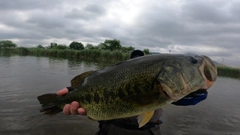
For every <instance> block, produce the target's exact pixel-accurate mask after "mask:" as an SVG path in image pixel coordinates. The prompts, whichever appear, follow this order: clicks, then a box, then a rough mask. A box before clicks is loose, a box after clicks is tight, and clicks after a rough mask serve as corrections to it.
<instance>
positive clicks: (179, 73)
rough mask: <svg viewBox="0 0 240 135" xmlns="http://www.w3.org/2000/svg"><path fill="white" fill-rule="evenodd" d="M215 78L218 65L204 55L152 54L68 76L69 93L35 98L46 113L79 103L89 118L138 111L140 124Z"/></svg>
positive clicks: (206, 87) (118, 115)
mask: <svg viewBox="0 0 240 135" xmlns="http://www.w3.org/2000/svg"><path fill="white" fill-rule="evenodd" d="M216 79H217V68H216V67H215V65H214V64H213V62H212V60H211V59H210V58H209V57H207V56H198V55H183V54H175V55H174V54H156V55H148V56H143V57H139V58H135V59H131V60H127V61H124V62H122V63H118V64H116V65H113V66H110V67H106V68H104V69H100V70H96V71H88V72H85V73H82V74H80V75H78V76H76V77H74V78H73V79H72V80H71V87H72V88H73V89H74V90H73V91H72V92H70V93H68V94H66V95H64V96H58V95H56V94H55V93H54V94H44V95H41V96H39V97H38V100H39V101H40V103H41V104H42V109H41V110H40V111H41V112H43V113H45V114H49V115H54V114H57V113H59V112H61V111H62V108H63V107H64V105H65V104H67V103H71V102H72V101H78V102H79V103H80V104H81V106H82V107H83V108H84V109H85V110H86V112H87V115H88V117H89V118H91V119H93V120H98V121H99V120H111V119H118V118H126V117H131V116H137V115H138V117H137V118H138V123H139V127H142V126H143V125H145V124H146V123H147V122H148V121H149V120H150V119H151V117H152V115H153V113H154V110H156V109H158V108H161V107H163V106H165V105H167V104H171V103H172V102H175V101H177V100H179V99H181V98H183V97H184V96H186V95H188V94H189V93H191V92H194V91H197V90H199V89H205V90H207V89H209V88H210V87H211V86H212V84H213V83H214V82H215V81H216Z"/></svg>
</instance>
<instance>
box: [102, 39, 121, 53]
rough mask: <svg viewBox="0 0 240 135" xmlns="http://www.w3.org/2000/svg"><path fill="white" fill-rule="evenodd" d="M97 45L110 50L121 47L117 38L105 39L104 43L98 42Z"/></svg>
mask: <svg viewBox="0 0 240 135" xmlns="http://www.w3.org/2000/svg"><path fill="white" fill-rule="evenodd" d="M98 46H99V47H100V48H101V49H103V50H111V51H113V50H119V49H121V47H122V46H121V44H120V40H117V39H113V40H109V39H106V40H105V41H104V43H100V44H99V45H98Z"/></svg>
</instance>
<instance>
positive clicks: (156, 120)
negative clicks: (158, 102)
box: [57, 50, 208, 135]
mask: <svg viewBox="0 0 240 135" xmlns="http://www.w3.org/2000/svg"><path fill="white" fill-rule="evenodd" d="M141 56H144V53H143V52H142V51H140V50H134V51H133V52H132V53H131V57H130V58H131V59H134V58H136V57H141ZM71 90H72V89H71V88H70V87H67V88H63V89H62V90H59V91H58V92H57V95H59V96H62V95H65V94H67V93H68V92H69V91H71ZM207 94H208V93H207V91H206V90H198V91H196V92H193V93H190V94H189V95H187V96H185V97H184V98H182V99H180V100H178V101H177V102H173V103H172V104H174V105H179V106H189V105H195V104H197V103H199V102H201V101H203V100H204V99H206V98H207ZM63 113H64V114H66V115H71V114H72V115H87V112H86V111H85V110H84V109H83V108H81V105H80V104H79V103H78V102H76V101H73V102H72V103H71V104H66V105H65V106H64V108H63ZM161 115H162V109H161V108H160V109H157V110H155V111H154V115H153V117H152V118H151V120H150V121H149V122H148V123H147V124H146V125H144V126H143V127H141V128H138V122H137V116H134V117H129V118H122V119H116V120H109V121H99V131H98V132H97V133H96V135H112V134H114V135H123V134H124V135H136V134H138V135H161V132H160V125H161V124H162V121H161V119H160V117H161Z"/></svg>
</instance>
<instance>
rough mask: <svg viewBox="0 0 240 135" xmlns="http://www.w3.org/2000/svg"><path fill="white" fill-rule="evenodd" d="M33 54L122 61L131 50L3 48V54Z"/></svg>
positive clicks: (127, 56)
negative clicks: (125, 51)
mask: <svg viewBox="0 0 240 135" xmlns="http://www.w3.org/2000/svg"><path fill="white" fill-rule="evenodd" d="M10 54H17V55H33V56H47V57H61V58H73V59H93V60H100V61H122V60H126V59H129V57H130V52H128V53H124V52H121V51H105V50H100V49H84V50H70V49H65V50H59V49H42V48H25V47H18V48H2V49H1V55H10Z"/></svg>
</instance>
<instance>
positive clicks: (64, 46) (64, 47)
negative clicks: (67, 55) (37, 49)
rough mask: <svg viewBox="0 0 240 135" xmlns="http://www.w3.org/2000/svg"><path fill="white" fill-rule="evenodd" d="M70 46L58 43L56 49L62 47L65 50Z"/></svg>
mask: <svg viewBox="0 0 240 135" xmlns="http://www.w3.org/2000/svg"><path fill="white" fill-rule="evenodd" d="M67 48H68V47H67V46H66V45H57V46H56V47H55V48H54V49H60V50H65V49H67Z"/></svg>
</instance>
